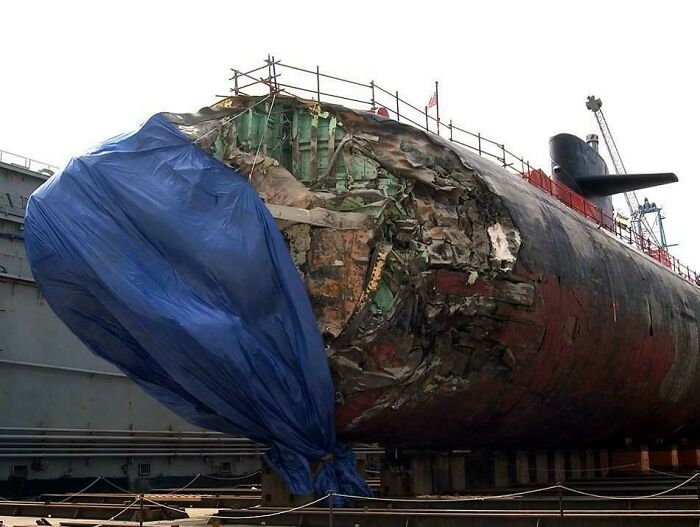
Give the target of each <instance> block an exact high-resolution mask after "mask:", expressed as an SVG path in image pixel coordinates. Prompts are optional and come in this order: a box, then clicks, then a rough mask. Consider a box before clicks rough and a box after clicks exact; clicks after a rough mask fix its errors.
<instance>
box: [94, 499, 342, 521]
mask: <svg viewBox="0 0 700 527" xmlns="http://www.w3.org/2000/svg"><path fill="white" fill-rule="evenodd" d="M332 496H340V495H339V494H334V493H332V492H329V493H328V494H326V495H325V496H322V497H320V498H317V499H315V500H313V501H310V502H308V503H304V504H303V505H299V506H298V507H293V508H291V509H285V510H283V511H276V512H271V513H268V514H256V515H253V516H218V515H216V514H207V515H205V516H198V518H200V519H201V518H214V519H221V520H255V519H258V518H271V517H273V516H281V515H282V514H289V513H291V512H296V511H298V510H301V509H305V508H306V507H310V506H311V505H316V504H317V503H319V502H321V501H323V500H325V499H328V498H331V497H332ZM143 499H144V501H148V502H150V503H152V504H154V505H158V506H160V507H164V508H166V509H170V510H173V511H177V512H181V513H182V512H184V513H186V512H187V511H185V510H183V509H178V508H176V507H170V506H169V505H165V504H164V503H158V502H157V501H153V500H150V499H148V498H145V497H144V498H143ZM95 527H98V526H95Z"/></svg>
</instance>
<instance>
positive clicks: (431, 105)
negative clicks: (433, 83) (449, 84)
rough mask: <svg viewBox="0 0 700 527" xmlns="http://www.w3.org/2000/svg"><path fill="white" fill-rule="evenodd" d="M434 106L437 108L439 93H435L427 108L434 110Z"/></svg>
mask: <svg viewBox="0 0 700 527" xmlns="http://www.w3.org/2000/svg"><path fill="white" fill-rule="evenodd" d="M433 106H437V91H434V92H433V94H432V95H431V96H430V100H429V101H428V104H427V105H426V108H432V107H433Z"/></svg>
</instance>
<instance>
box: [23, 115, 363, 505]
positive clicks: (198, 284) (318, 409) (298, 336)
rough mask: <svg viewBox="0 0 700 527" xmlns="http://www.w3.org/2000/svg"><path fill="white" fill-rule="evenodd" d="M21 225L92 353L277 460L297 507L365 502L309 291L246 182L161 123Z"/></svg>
mask: <svg viewBox="0 0 700 527" xmlns="http://www.w3.org/2000/svg"><path fill="white" fill-rule="evenodd" d="M25 226H26V236H25V238H26V246H27V254H28V256H29V260H30V262H31V266H32V271H33V273H34V277H35V279H36V281H37V283H38V285H39V288H40V289H41V292H42V293H43V295H44V296H45V297H46V299H47V300H48V302H49V304H50V305H51V307H52V308H53V309H54V311H55V312H56V313H57V314H58V316H59V317H60V318H61V319H62V320H63V321H64V322H65V323H66V325H67V326H68V327H69V328H70V329H71V330H72V331H73V332H74V333H75V334H76V335H77V336H78V337H79V338H80V339H81V340H82V341H83V342H84V343H85V344H86V345H87V346H88V347H89V348H90V349H91V350H92V351H93V352H94V353H96V354H97V355H99V356H101V357H103V358H105V359H107V360H108V361H110V362H112V363H113V364H115V365H116V366H117V367H119V368H120V369H121V370H122V371H123V372H124V373H126V374H127V375H128V376H129V377H130V378H132V379H133V380H134V381H136V382H137V383H138V384H139V385H141V386H142V387H143V388H144V389H145V390H146V391H147V392H148V393H150V394H151V395H152V396H154V397H156V398H157V399H158V400H159V401H161V402H162V403H164V404H165V405H167V406H168V407H169V408H171V409H172V410H173V411H175V412H176V413H177V414H179V415H180V416H182V417H184V418H185V419H187V420H188V421H190V422H192V423H195V424H197V425H199V426H202V427H204V428H208V429H212V430H218V431H221V432H225V433H230V434H240V435H242V436H245V437H248V438H250V439H253V440H255V441H259V442H261V443H263V444H265V445H268V446H269V447H270V451H269V452H268V454H267V462H268V463H269V464H270V465H271V466H272V467H273V468H274V469H275V470H276V471H277V472H278V473H279V474H280V475H281V476H282V477H283V478H284V480H285V481H286V482H287V484H288V486H289V488H290V490H291V491H292V492H293V493H295V494H306V493H308V492H310V491H311V489H312V487H313V489H314V490H315V492H316V494H317V495H323V494H325V493H326V492H327V491H329V490H333V491H337V492H341V493H348V494H363V495H368V494H369V489H368V487H367V485H366V484H365V482H364V480H363V479H362V478H361V477H360V476H359V475H358V474H357V473H356V471H355V459H354V455H353V454H352V452H351V451H350V450H349V449H348V448H347V447H344V446H343V445H340V444H339V443H337V442H336V438H335V431H334V423H333V410H334V390H333V384H332V381H331V375H330V371H329V368H328V363H327V360H326V355H325V351H324V346H323V341H322V339H321V336H320V334H319V332H318V329H317V327H316V320H315V318H314V315H313V312H312V310H311V305H310V303H309V300H308V297H307V294H306V291H305V289H304V286H303V283H302V281H301V279H300V277H299V275H298V273H297V270H296V268H295V267H294V263H293V262H292V259H291V257H290V255H289V252H288V250H287V247H286V246H285V243H284V241H283V239H282V236H281V235H280V233H279V231H278V229H277V226H276V224H275V221H274V220H273V218H272V217H271V216H270V214H269V213H268V211H267V208H266V207H265V205H264V203H262V201H261V200H260V199H259V198H258V196H257V195H256V192H255V189H254V188H253V187H252V186H251V185H250V184H249V183H248V181H247V180H246V179H245V178H244V177H241V176H240V175H239V174H237V173H236V172H235V171H234V170H232V169H231V168H229V167H228V166H226V165H224V164H223V163H221V162H219V161H217V160H216V159H214V158H213V157H212V156H210V155H209V154H207V153H206V152H204V151H203V150H202V149H200V148H199V147H198V146H196V145H194V144H193V143H192V142H191V141H190V140H189V139H187V138H186V137H184V136H183V135H182V134H181V133H180V132H179V131H178V130H177V129H176V128H175V127H174V126H172V125H171V124H170V123H169V122H168V121H167V120H166V119H165V118H164V117H163V116H160V115H156V116H154V117H152V118H151V119H149V120H148V121H147V122H146V123H145V124H144V125H143V126H142V127H141V128H140V129H139V130H138V131H136V132H134V133H131V134H126V135H122V136H118V137H116V138H114V139H112V140H109V141H107V142H106V143H104V144H102V145H100V146H99V147H98V148H97V149H95V150H94V151H91V152H88V153H87V154H85V155H83V156H81V157H79V158H77V159H73V160H72V161H71V162H70V163H69V164H68V166H67V167H66V168H65V170H63V172H62V173H61V174H59V175H56V176H54V177H52V178H51V179H50V180H49V181H47V182H46V183H45V184H44V185H43V186H42V187H41V188H39V189H38V190H37V191H36V192H35V193H34V194H33V195H32V197H31V199H30V200H29V205H28V207H27V216H26V223H25ZM328 454H332V455H333V456H334V457H333V460H331V461H326V462H324V463H323V465H322V467H321V470H320V472H319V473H318V475H317V476H316V478H315V480H314V481H313V483H312V478H311V474H310V469H309V462H310V461H312V460H318V459H321V458H323V457H324V456H327V455H328Z"/></svg>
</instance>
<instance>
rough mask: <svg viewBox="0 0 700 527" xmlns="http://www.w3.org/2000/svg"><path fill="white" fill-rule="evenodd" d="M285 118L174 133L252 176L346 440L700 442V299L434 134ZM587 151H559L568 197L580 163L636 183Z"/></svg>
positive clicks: (373, 119)
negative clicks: (312, 320) (278, 234)
mask: <svg viewBox="0 0 700 527" xmlns="http://www.w3.org/2000/svg"><path fill="white" fill-rule="evenodd" d="M273 102H274V107H271V106H270V104H271V103H270V101H269V100H268V101H264V100H263V98H249V97H247V96H236V97H229V98H226V99H224V100H223V101H221V102H219V103H217V104H216V105H214V106H213V107H211V108H206V109H203V110H202V111H200V112H199V113H197V114H165V116H166V117H167V118H168V119H169V120H170V121H171V122H172V123H173V124H175V125H176V126H178V127H179V129H180V130H181V131H182V132H183V133H185V134H186V135H188V136H189V137H190V138H192V139H193V140H195V141H196V142H197V144H199V145H200V146H202V147H203V148H205V149H207V150H209V151H210V152H211V153H212V154H213V155H214V156H215V157H217V158H219V159H221V160H222V161H224V162H225V163H227V164H229V165H231V166H233V167H234V168H236V169H237V170H238V171H239V172H240V173H241V174H244V175H246V176H249V178H250V180H251V182H252V184H253V185H254V186H255V188H256V190H257V191H258V193H259V195H260V196H261V198H262V199H263V200H264V201H265V203H266V204H267V206H268V209H269V210H270V211H271V213H272V215H273V216H274V217H275V219H276V220H277V223H278V226H279V228H280V229H281V231H282V233H283V235H284V237H285V240H286V241H287V243H288V246H289V250H290V252H291V255H292V257H293V260H294V262H295V264H296V266H297V268H298V271H299V273H300V275H301V276H302V278H303V281H304V284H305V286H306V289H307V292H308V294H309V297H310V299H311V303H312V306H313V309H314V312H315V315H316V317H317V321H318V326H319V329H320V330H321V332H322V334H323V337H324V341H325V345H326V352H327V356H328V361H329V363H330V366H331V370H332V373H333V377H334V382H335V388H336V426H337V430H338V434H339V436H340V437H341V438H343V439H347V440H362V441H375V442H379V443H382V444H384V445H389V446H394V445H395V446H408V447H416V448H419V447H430V448H453V447H470V448H472V447H473V448H479V447H494V446H497V447H499V448H500V447H503V448H506V447H511V446H517V447H518V448H526V447H528V446H532V447H540V448H542V447H548V446H558V445H568V446H575V445H582V444H588V445H594V444H604V443H609V442H611V441H618V440H621V439H623V438H625V437H634V438H636V439H639V440H644V439H647V438H656V437H670V436H672V435H674V434H675V435H684V434H690V433H692V432H693V430H694V427H695V426H696V424H697V418H698V416H699V415H700V391H698V390H697V389H696V388H695V387H696V386H697V384H698V382H700V368H699V367H698V359H699V358H700V353H699V352H700V349H699V345H700V344H699V339H698V313H699V312H700V289H698V287H696V286H695V285H694V284H692V283H689V282H688V281H686V280H683V279H682V278H680V277H678V276H677V275H675V274H674V273H673V272H671V271H669V270H668V269H666V268H665V267H664V266H662V265H660V264H659V263H657V262H655V261H653V260H652V259H650V258H649V257H647V256H646V255H644V254H642V253H641V252H640V251H637V250H636V249H635V248H633V247H631V246H629V245H626V244H625V243H624V242H621V241H620V240H619V239H617V238H615V237H614V236H613V235H612V234H610V233H609V232H607V231H606V230H605V229H602V228H599V226H598V225H596V224H595V223H594V222H591V221H589V220H587V219H586V218H584V217H583V216H581V215H579V214H577V213H576V212H575V211H573V210H571V209H570V208H567V207H565V206H564V205H562V204H561V203H560V202H559V201H557V199H555V198H553V197H551V196H549V195H546V194H544V193H543V192H541V191H539V190H538V189H536V188H535V187H533V186H532V185H529V184H528V183H527V182H526V181H524V180H522V179H521V178H518V177H514V176H513V175H511V174H509V173H508V172H507V171H506V170H505V169H503V168H501V167H500V166H497V165H496V164H494V163H491V162H490V161H488V160H485V159H483V158H481V157H479V156H478V155H476V154H475V153H472V152H471V151H469V150H467V149H465V148H462V147H460V146H458V145H456V144H455V143H452V142H450V141H447V140H445V139H443V138H441V137H439V136H436V135H433V134H430V133H427V132H425V131H422V130H419V129H417V128H414V127H412V126H408V125H406V124H403V123H399V122H396V121H394V120H391V119H388V118H385V117H382V116H380V115H376V114H374V113H369V112H360V111H353V110H350V109H347V108H345V107H342V106H338V105H333V104H321V103H318V102H316V101H303V100H300V99H298V98H294V97H287V96H283V95H280V96H278V97H277V99H276V101H273ZM572 137H573V136H566V135H563V136H562V137H560V138H559V139H558V140H556V138H555V140H556V142H555V144H553V145H551V146H552V154H553V155H554V156H559V158H560V159H557V166H556V167H555V168H561V167H564V168H565V169H566V170H568V172H567V173H566V174H563V175H562V176H561V179H562V180H565V179H566V177H569V176H571V171H572V170H573V168H572V166H574V165H576V162H575V160H574V161H572V159H571V158H570V156H569V158H567V155H569V154H571V152H572V151H573V150H576V149H579V150H580V152H579V153H581V152H584V154H585V155H583V158H586V159H584V161H585V163H590V164H592V165H593V168H592V169H591V170H593V171H594V172H595V171H598V172H599V173H597V174H596V173H593V174H588V175H589V176H592V177H591V178H589V180H587V181H584V179H585V178H579V179H578V180H577V181H578V183H579V184H580V186H581V188H584V187H585V189H588V190H590V189H593V190H592V191H591V194H592V195H594V196H596V197H600V196H601V195H604V194H605V190H601V187H602V188H603V189H604V188H605V185H608V186H610V185H612V186H613V187H614V186H615V184H618V183H621V182H616V181H613V180H612V178H624V177H625V176H608V177H607V178H606V177H604V176H606V175H607V170H606V169H604V168H603V167H601V166H600V165H599V163H598V159H597V158H596V157H595V156H597V154H595V156H592V157H591V154H590V153H588V152H585V148H589V147H588V146H587V145H586V144H585V143H583V142H582V141H580V140H578V141H579V142H580V143H581V144H582V145H583V146H581V144H578V143H575V141H574V140H573V139H571V138H572ZM574 139H577V138H574ZM572 141H573V143H572ZM574 143H575V144H574ZM572 149H573V150H572ZM582 149H583V150H582ZM258 151H259V155H256V152H258ZM574 157H575V156H574ZM598 158H599V156H598ZM600 161H602V159H601V160H600ZM572 163H573V165H572ZM585 163H584V164H585ZM603 165H604V163H603ZM574 168H575V167H574ZM603 170H604V171H603ZM556 172H557V171H556V170H555V177H556V176H557V173H556ZM600 172H602V173H600ZM596 177H597V180H596V181H597V182H596V181H594V180H595V179H596ZM674 179H675V177H670V176H668V175H661V176H660V178H652V180H653V181H652V180H649V179H648V178H647V180H645V181H646V183H639V182H638V183H633V184H632V185H633V186H634V188H641V187H640V185H641V186H650V185H651V184H658V183H665V182H669V181H672V180H674ZM564 182H566V181H564ZM635 185H636V186H635ZM619 186H620V185H619V184H618V186H617V187H616V188H618V187H619ZM622 186H623V187H625V185H622ZM625 188H627V187H625ZM578 190H579V191H581V189H578ZM609 193H612V191H611V192H609Z"/></svg>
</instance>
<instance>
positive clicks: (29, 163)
mask: <svg viewBox="0 0 700 527" xmlns="http://www.w3.org/2000/svg"><path fill="white" fill-rule="evenodd" d="M0 163H7V164H8V165H15V166H18V167H22V168H26V169H27V170H31V171H32V172H36V173H37V174H44V175H46V176H52V175H54V174H56V173H57V172H58V171H59V170H60V169H59V168H58V167H57V166H55V165H51V164H49V163H44V162H43V161H37V160H36V159H31V158H29V157H27V156H23V155H20V154H13V153H12V152H8V151H7V150H0Z"/></svg>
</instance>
